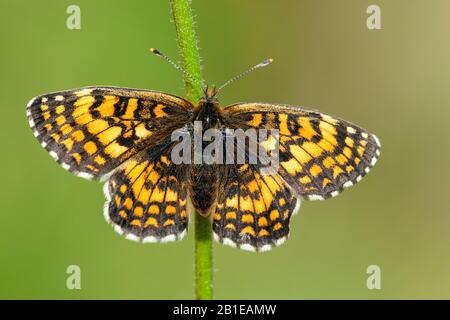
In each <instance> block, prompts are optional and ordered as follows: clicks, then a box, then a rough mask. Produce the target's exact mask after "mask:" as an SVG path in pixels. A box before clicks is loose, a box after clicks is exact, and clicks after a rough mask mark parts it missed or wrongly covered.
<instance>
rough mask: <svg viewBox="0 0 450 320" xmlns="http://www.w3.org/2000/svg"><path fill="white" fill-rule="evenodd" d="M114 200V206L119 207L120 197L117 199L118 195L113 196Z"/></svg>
mask: <svg viewBox="0 0 450 320" xmlns="http://www.w3.org/2000/svg"><path fill="white" fill-rule="evenodd" d="M114 200H115V201H116V205H117V206H120V202H121V200H120V197H119V196H118V195H115V196H114Z"/></svg>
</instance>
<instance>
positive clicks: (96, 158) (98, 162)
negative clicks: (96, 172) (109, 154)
mask: <svg viewBox="0 0 450 320" xmlns="http://www.w3.org/2000/svg"><path fill="white" fill-rule="evenodd" d="M94 161H95V162H96V163H97V164H99V165H103V164H105V163H106V160H105V158H103V157H102V156H96V157H95V158H94Z"/></svg>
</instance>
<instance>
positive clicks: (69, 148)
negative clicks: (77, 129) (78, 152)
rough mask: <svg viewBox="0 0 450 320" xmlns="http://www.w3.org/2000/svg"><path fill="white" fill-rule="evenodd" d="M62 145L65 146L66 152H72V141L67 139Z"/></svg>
mask: <svg viewBox="0 0 450 320" xmlns="http://www.w3.org/2000/svg"><path fill="white" fill-rule="evenodd" d="M63 144H64V145H65V146H66V149H67V151H70V150H72V147H73V140H72V139H70V138H68V139H66V140H64V141H63Z"/></svg>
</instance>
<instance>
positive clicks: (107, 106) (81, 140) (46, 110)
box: [27, 87, 193, 179]
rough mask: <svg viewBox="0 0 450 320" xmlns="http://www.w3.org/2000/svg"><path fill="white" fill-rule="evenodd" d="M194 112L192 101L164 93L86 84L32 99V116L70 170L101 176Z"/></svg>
mask: <svg viewBox="0 0 450 320" xmlns="http://www.w3.org/2000/svg"><path fill="white" fill-rule="evenodd" d="M192 111H193V106H192V105H191V104H190V103H189V102H187V101H186V100H184V99H182V98H178V97H175V96H172V95H168V94H164V93H159V92H154V91H147V90H138V89H126V88H116V87H85V88H80V89H74V90H67V91H61V92H55V93H51V94H47V95H43V96H39V97H36V98H34V99H32V100H31V101H30V102H29V104H28V106H27V117H28V121H29V123H30V126H31V128H32V130H33V133H34V135H35V136H36V138H37V139H38V140H39V142H40V143H41V145H42V146H43V147H44V148H45V149H47V151H48V152H49V153H50V155H52V157H53V158H55V160H57V161H58V163H60V164H61V165H62V166H63V167H64V168H65V169H67V170H69V171H71V172H73V173H75V174H76V175H78V176H81V177H84V178H88V179H91V178H97V179H101V178H102V177H107V176H108V174H109V173H111V172H112V171H113V170H114V169H115V168H117V167H118V166H119V165H120V164H122V163H124V162H125V161H127V160H128V159H130V158H131V157H133V156H135V155H136V154H138V153H139V152H141V151H142V150H144V149H145V148H148V147H150V146H151V145H152V144H154V143H157V142H158V140H159V139H160V138H161V137H163V136H164V134H167V133H169V134H170V131H171V130H172V128H174V127H176V126H177V125H178V124H181V123H184V122H186V121H187V120H188V119H189V118H190V117H191V114H192ZM150 141H151V142H150Z"/></svg>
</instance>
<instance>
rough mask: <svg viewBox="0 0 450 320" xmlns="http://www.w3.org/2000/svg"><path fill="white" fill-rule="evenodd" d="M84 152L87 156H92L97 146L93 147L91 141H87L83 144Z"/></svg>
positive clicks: (93, 144)
mask: <svg viewBox="0 0 450 320" xmlns="http://www.w3.org/2000/svg"><path fill="white" fill-rule="evenodd" d="M83 148H84V150H86V152H87V153H89V154H94V153H96V152H97V146H96V145H95V143H94V142H92V141H88V142H86V143H85V144H84V146H83Z"/></svg>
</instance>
